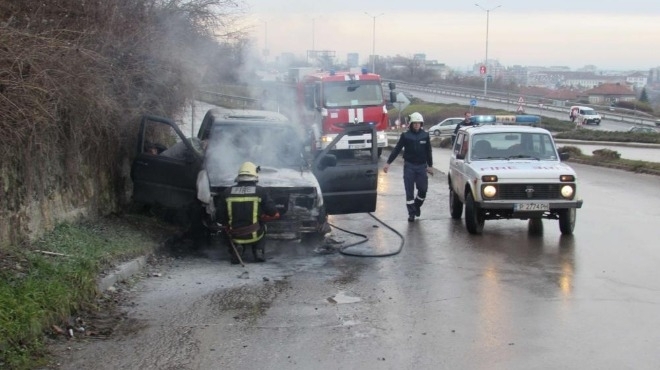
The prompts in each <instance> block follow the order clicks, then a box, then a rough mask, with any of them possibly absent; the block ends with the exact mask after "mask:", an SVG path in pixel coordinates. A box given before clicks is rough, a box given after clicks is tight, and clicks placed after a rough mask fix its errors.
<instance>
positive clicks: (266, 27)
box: [263, 21, 270, 64]
mask: <svg viewBox="0 0 660 370" xmlns="http://www.w3.org/2000/svg"><path fill="white" fill-rule="evenodd" d="M263 22H264V53H263V54H264V60H265V62H266V64H268V54H270V53H269V51H268V21H263Z"/></svg>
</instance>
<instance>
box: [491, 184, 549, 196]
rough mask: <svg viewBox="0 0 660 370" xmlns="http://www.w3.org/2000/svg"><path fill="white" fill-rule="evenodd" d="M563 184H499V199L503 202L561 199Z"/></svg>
mask: <svg viewBox="0 0 660 370" xmlns="http://www.w3.org/2000/svg"><path fill="white" fill-rule="evenodd" d="M560 185H561V184H497V188H498V192H497V194H498V197H496V199H502V200H516V199H561V195H560V194H559V187H560Z"/></svg>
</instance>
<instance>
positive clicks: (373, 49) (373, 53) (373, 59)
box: [364, 12, 385, 73]
mask: <svg viewBox="0 0 660 370" xmlns="http://www.w3.org/2000/svg"><path fill="white" fill-rule="evenodd" d="M364 14H366V15H368V16H370V17H372V18H373V20H374V27H373V37H372V39H371V73H376V18H377V17H380V16H381V15H383V14H385V13H380V14H378V15H371V14H369V13H368V12H364Z"/></svg>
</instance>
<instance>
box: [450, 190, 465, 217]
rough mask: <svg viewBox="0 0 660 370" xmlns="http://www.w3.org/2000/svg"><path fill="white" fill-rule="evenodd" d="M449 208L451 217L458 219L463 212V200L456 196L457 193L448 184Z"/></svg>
mask: <svg viewBox="0 0 660 370" xmlns="http://www.w3.org/2000/svg"><path fill="white" fill-rule="evenodd" d="M449 210H450V212H451V218H453V219H454V220H458V219H460V218H461V215H462V214H463V202H461V200H460V199H459V198H458V194H456V192H454V189H453V188H452V187H451V184H450V185H449Z"/></svg>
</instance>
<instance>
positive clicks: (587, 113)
mask: <svg viewBox="0 0 660 370" xmlns="http://www.w3.org/2000/svg"><path fill="white" fill-rule="evenodd" d="M582 112H584V113H583V114H585V115H587V116H595V115H596V111H595V110H593V109H584V110H583V111H582Z"/></svg>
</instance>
